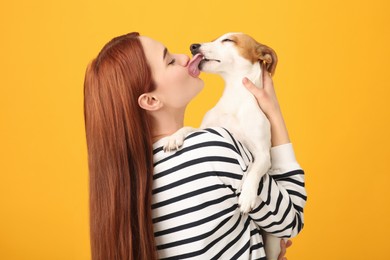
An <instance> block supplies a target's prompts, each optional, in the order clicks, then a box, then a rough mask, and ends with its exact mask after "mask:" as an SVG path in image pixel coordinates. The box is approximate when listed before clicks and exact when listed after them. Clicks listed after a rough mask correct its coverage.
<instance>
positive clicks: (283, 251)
mask: <svg viewBox="0 0 390 260" xmlns="http://www.w3.org/2000/svg"><path fill="white" fill-rule="evenodd" d="M291 245H292V241H291V240H287V242H284V239H281V240H280V254H279V257H278V260H287V257H284V256H285V255H286V252H287V248H289V247H290V246H291Z"/></svg>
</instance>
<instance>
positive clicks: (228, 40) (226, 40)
mask: <svg viewBox="0 0 390 260" xmlns="http://www.w3.org/2000/svg"><path fill="white" fill-rule="evenodd" d="M222 42H234V41H233V40H230V39H223V40H222Z"/></svg>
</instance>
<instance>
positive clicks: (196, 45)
mask: <svg viewBox="0 0 390 260" xmlns="http://www.w3.org/2000/svg"><path fill="white" fill-rule="evenodd" d="M199 48H200V44H199V43H194V44H191V46H190V51H191V53H192V55H195V54H197V53H198V52H199Z"/></svg>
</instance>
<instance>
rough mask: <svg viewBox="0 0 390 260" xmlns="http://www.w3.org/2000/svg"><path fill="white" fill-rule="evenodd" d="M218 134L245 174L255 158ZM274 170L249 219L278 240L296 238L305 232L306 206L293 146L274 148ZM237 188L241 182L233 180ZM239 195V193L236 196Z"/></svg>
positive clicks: (261, 188) (263, 182)
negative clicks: (232, 147)
mask: <svg viewBox="0 0 390 260" xmlns="http://www.w3.org/2000/svg"><path fill="white" fill-rule="evenodd" d="M219 133H220V134H221V135H222V136H223V137H224V138H225V139H226V140H227V141H228V142H229V143H231V144H232V145H233V146H234V147H235V150H236V156H237V161H238V162H239V164H240V165H241V168H242V169H243V171H244V172H245V171H246V170H248V166H249V164H250V163H251V162H252V161H253V155H252V154H251V153H250V151H249V150H247V148H246V147H245V146H243V145H242V144H241V143H240V142H239V140H237V139H235V138H234V137H233V136H232V134H231V133H229V132H228V131H227V130H225V129H224V131H219ZM270 152H271V162H272V167H271V169H270V170H269V171H268V173H266V174H265V175H264V176H263V178H262V179H261V180H260V183H259V190H258V200H257V202H256V206H255V208H254V209H253V210H252V211H251V212H249V215H250V217H251V219H252V220H253V221H255V222H256V224H257V225H258V226H259V227H260V228H262V229H263V230H264V231H266V232H268V233H271V234H273V235H275V236H277V237H284V238H290V237H294V236H296V235H297V234H298V233H299V232H300V231H301V230H302V228H303V224H304V216H303V209H304V207H305V203H306V199H307V197H306V189H305V181H304V171H303V170H302V169H301V167H300V165H299V164H298V162H297V161H296V158H295V154H294V150H293V146H292V144H291V143H288V144H283V145H280V146H276V147H273V148H271V151H270ZM229 182H230V184H231V185H232V186H233V187H234V188H236V189H237V188H238V187H240V185H241V180H230V181H229ZM237 195H238V196H239V195H240V194H239V193H238V194H237Z"/></svg>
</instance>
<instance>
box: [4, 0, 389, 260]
mask: <svg viewBox="0 0 390 260" xmlns="http://www.w3.org/2000/svg"><path fill="white" fill-rule="evenodd" d="M389 13H390V2H389V1H385V0H372V1H363V0H355V1H352V0H346V1H336V0H329V1H303V0H297V1H287V0H280V1H278V0H276V1H262V0H257V1H250V0H242V1H231V2H227V1H226V0H225V1H222V0H213V1H206V0H198V1H182V0H181V1H179V0H175V1H157V0H154V1H152V0H144V1H140V0H138V1H133V0H128V1H124V0H113V1H101V0H94V1H92V0H78V1H76V0H68V1H49V0H37V1H27V0H20V1H5V0H2V1H1V3H0V28H1V30H0V32H1V41H0V73H1V77H0V133H1V135H0V205H1V214H0V259H6V260H8V259H10V260H19V259H29V260H34V259H37V260H38V259H39V260H44V259H50V260H52V259H64V260H69V259H89V258H90V251H89V234H88V231H89V228H88V171H87V157H86V143H85V134H84V121H83V78H84V72H85V68H86V66H87V64H88V62H89V61H90V60H91V59H92V58H94V57H95V56H96V55H97V53H98V51H99V50H100V49H101V48H102V46H103V45H104V44H105V43H106V42H108V41H109V40H110V39H111V38H113V37H114V36H117V35H120V34H124V33H127V32H130V31H139V32H140V33H141V34H143V35H147V36H150V37H152V38H154V39H157V40H159V41H161V42H163V43H164V44H165V45H166V46H168V47H169V49H170V50H171V51H172V52H173V53H186V54H189V50H188V46H189V45H190V44H191V43H194V42H203V41H210V40H212V39H215V38H216V37H217V36H220V35H222V34H224V33H226V32H231V31H242V32H246V33H248V34H250V35H252V36H253V37H254V38H256V39H257V40H258V41H259V42H262V43H264V44H267V45H269V46H271V47H273V48H274V49H275V50H276V52H277V53H278V56H279V64H278V67H277V69H276V75H275V78H274V82H275V86H276V89H277V94H278V96H279V100H280V103H281V106H282V109H283V112H284V115H285V119H286V121H287V126H288V128H289V132H290V137H291V140H292V142H293V143H294V146H295V150H296V155H297V158H298V160H299V162H300V164H301V165H302V167H303V168H304V169H305V172H306V181H307V191H308V196H309V199H308V203H307V207H306V209H305V210H306V211H305V223H306V224H305V228H304V230H303V231H302V233H301V234H300V235H299V236H298V237H297V238H295V239H294V240H293V241H294V245H293V246H292V248H291V249H289V250H288V258H289V260H291V259H292V260H294V259H298V260H305V259H310V260H312V259H317V260H319V259H320V260H322V259H324V260H329V259H340V260H345V259H362V260H363V259H364V260H367V259H385V258H388V252H387V247H388V244H389V239H388V234H389V233H390V224H389V223H390V221H389V219H390V216H389V213H390V201H389V199H390V188H389V186H390V177H389V175H390V173H389V166H388V162H389V155H390V153H389V152H388V150H389V147H390V139H389V133H390V120H389V119H390V109H389V98H390V84H389V83H390V80H389V76H390V73H389V68H390V64H389V60H390V55H389V54H390V51H389V49H390V47H389V46H390V30H389V26H390V16H389ZM202 78H203V79H204V80H205V82H206V87H205V89H204V91H203V92H202V93H201V94H200V95H199V96H198V97H197V98H196V99H195V100H194V101H193V102H192V103H191V104H190V106H189V108H188V111H187V114H186V124H187V125H192V126H198V125H199V123H200V121H201V118H202V116H203V115H204V113H205V112H206V111H207V110H208V109H210V108H211V107H212V106H213V105H214V104H215V102H216V101H217V99H218V97H219V95H220V94H221V91H222V87H223V82H222V80H221V79H220V78H219V77H218V76H215V75H206V74H205V75H202Z"/></svg>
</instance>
